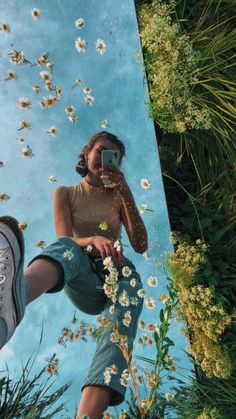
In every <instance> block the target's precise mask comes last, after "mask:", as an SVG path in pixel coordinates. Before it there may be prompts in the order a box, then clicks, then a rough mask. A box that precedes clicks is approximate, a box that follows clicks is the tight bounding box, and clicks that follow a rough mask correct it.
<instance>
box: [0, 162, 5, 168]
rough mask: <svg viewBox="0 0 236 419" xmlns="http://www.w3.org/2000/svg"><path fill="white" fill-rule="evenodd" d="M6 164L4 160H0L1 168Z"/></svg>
mask: <svg viewBox="0 0 236 419" xmlns="http://www.w3.org/2000/svg"><path fill="white" fill-rule="evenodd" d="M3 166H4V163H3V161H2V160H0V168H1V167H3Z"/></svg>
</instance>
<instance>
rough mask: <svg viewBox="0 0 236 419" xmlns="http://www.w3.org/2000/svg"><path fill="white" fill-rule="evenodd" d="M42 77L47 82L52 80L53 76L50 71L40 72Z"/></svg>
mask: <svg viewBox="0 0 236 419" xmlns="http://www.w3.org/2000/svg"><path fill="white" fill-rule="evenodd" d="M39 74H40V76H41V77H42V79H43V80H44V81H45V80H51V76H50V73H49V71H40V73H39Z"/></svg>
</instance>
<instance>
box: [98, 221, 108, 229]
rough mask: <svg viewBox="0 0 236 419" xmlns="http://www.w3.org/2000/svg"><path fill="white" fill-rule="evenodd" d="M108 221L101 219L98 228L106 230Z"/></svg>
mask: <svg viewBox="0 0 236 419" xmlns="http://www.w3.org/2000/svg"><path fill="white" fill-rule="evenodd" d="M108 227H109V226H108V223H107V221H101V222H100V224H99V226H98V228H100V229H101V230H107V229H108Z"/></svg>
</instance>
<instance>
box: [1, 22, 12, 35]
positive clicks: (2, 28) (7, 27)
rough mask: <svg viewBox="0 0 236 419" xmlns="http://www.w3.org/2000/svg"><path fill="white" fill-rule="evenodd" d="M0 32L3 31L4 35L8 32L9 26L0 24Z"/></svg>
mask: <svg viewBox="0 0 236 419" xmlns="http://www.w3.org/2000/svg"><path fill="white" fill-rule="evenodd" d="M0 31H3V32H5V33H8V32H10V25H9V23H6V22H4V23H0Z"/></svg>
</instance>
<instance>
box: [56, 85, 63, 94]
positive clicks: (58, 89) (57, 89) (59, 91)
mask: <svg viewBox="0 0 236 419" xmlns="http://www.w3.org/2000/svg"><path fill="white" fill-rule="evenodd" d="M55 92H56V95H58V96H60V95H61V92H62V90H61V88H60V87H55Z"/></svg>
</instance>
